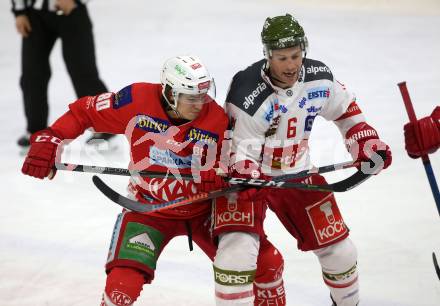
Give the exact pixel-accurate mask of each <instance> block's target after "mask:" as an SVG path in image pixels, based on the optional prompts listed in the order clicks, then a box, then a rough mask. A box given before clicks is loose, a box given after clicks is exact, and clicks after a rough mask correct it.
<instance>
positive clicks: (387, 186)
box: [0, 0, 440, 306]
mask: <svg viewBox="0 0 440 306" xmlns="http://www.w3.org/2000/svg"><path fill="white" fill-rule="evenodd" d="M9 5H10V3H9V1H1V2H0V29H1V30H0V41H1V48H0V67H1V69H0V73H1V74H0V79H1V88H2V90H1V95H0V105H1V112H0V122H1V126H2V130H3V132H2V133H0V143H1V146H0V158H1V159H0V165H1V171H0V179H1V184H0V189H1V195H2V200H1V203H0V207H1V208H0V301H1V302H0V305H3V306H27V305H32V306H36V305H45V306H49V305H56V306H67V305H98V304H99V300H100V295H101V293H102V289H103V287H104V282H105V274H104V269H103V265H104V263H105V258H106V253H107V248H108V245H109V241H110V235H111V231H112V228H113V223H114V220H115V216H116V214H117V213H118V211H119V208H118V207H117V206H116V205H114V204H112V203H110V202H109V201H107V200H106V199H105V198H104V197H103V196H102V195H101V194H100V193H99V192H98V191H97V190H96V189H95V187H94V186H93V185H92V182H91V175H89V174H80V173H68V172H67V173H66V172H65V173H61V172H59V173H58V175H57V177H56V178H55V180H54V181H48V180H45V181H37V180H34V179H31V178H29V177H25V176H23V175H22V174H21V173H20V167H21V163H22V157H21V156H19V154H18V151H19V150H18V148H17V146H16V145H15V141H16V139H17V138H18V136H19V135H20V134H21V133H23V131H24V128H25V124H24V115H23V107H22V102H21V92H20V89H19V85H18V79H19V70H20V60H19V53H20V38H19V36H18V35H17V34H16V31H15V29H14V19H13V17H12V14H10V12H9V10H10V7H9ZM89 10H90V14H91V16H92V18H93V23H94V32H95V37H96V46H97V56H98V65H99V68H100V72H101V75H102V78H103V79H104V81H105V82H106V84H107V85H108V87H109V88H110V89H111V90H114V91H116V90H119V89H120V88H122V87H123V86H125V85H127V84H130V83H132V82H136V81H149V82H158V81H159V71H160V67H161V65H162V63H163V61H164V60H165V59H166V58H169V57H171V56H174V55H177V54H182V53H192V54H196V55H198V56H200V57H201V58H202V59H203V60H204V62H205V63H206V64H207V65H208V67H209V69H210V71H211V73H212V74H213V75H214V77H215V79H216V83H217V97H218V101H221V102H222V101H223V100H224V98H225V94H226V90H227V87H228V85H229V82H230V79H231V77H232V76H233V74H234V73H235V72H236V71H237V70H238V69H241V68H244V67H246V66H247V65H249V64H251V63H253V62H254V61H256V60H259V59H260V58H261V57H262V47H261V45H260V41H259V35H260V31H261V27H262V24H263V22H264V19H265V18H266V17H267V16H269V15H278V14H284V13H285V12H291V13H293V14H294V15H296V16H297V17H298V19H299V20H300V22H301V23H302V24H303V26H304V28H305V30H306V33H307V35H308V38H309V42H310V52H309V56H310V57H312V58H316V59H320V60H322V61H324V62H325V63H327V64H328V65H329V66H330V67H331V68H332V70H333V72H334V74H335V75H336V76H337V78H338V79H339V80H340V81H342V82H344V83H345V84H346V85H347V87H348V88H350V89H351V90H353V91H354V92H356V94H357V96H358V101H359V104H360V106H361V108H362V109H363V110H364V112H365V113H366V115H367V118H368V121H369V122H370V124H371V125H373V126H375V127H376V128H377V130H378V131H379V133H380V136H381V137H382V138H383V139H384V141H386V142H387V143H388V144H389V145H390V146H391V148H392V150H393V165H392V166H391V168H390V169H389V170H386V171H385V172H383V173H381V174H380V175H378V176H377V177H374V178H372V179H370V180H369V181H367V182H366V183H364V184H363V185H361V186H360V187H358V188H356V189H354V190H352V191H350V192H347V193H344V194H339V195H338V196H337V199H338V203H339V207H340V209H341V210H342V212H343V215H344V217H345V220H346V223H347V224H348V225H349V227H350V229H351V237H352V239H353V241H354V242H355V243H356V245H357V247H358V252H359V268H360V281H361V300H362V305H363V306H434V305H440V283H439V280H438V279H437V276H436V275H435V273H434V269H433V265H432V261H431V252H432V251H436V252H437V254H438V255H439V256H440V238H439V237H440V235H439V234H440V220H439V216H438V213H437V211H436V208H435V205H434V201H433V198H432V195H431V192H430V189H429V186H428V182H427V179H426V176H425V174H424V171H423V167H422V164H421V161H420V160H411V159H410V158H408V157H407V155H406V153H405V151H404V143H403V133H402V126H403V124H404V123H405V122H406V121H407V116H406V113H405V110H404V107H403V103H402V100H401V97H400V93H399V91H398V88H397V86H396V84H397V83H398V82H400V81H407V83H408V87H409V90H410V94H411V97H412V99H413V102H414V107H415V109H416V112H417V114H418V115H419V116H425V115H427V114H430V113H431V111H432V109H433V108H434V106H435V105H438V104H439V101H438V88H439V83H440V56H439V55H440V30H439V29H440V5H439V2H438V1H428V0H420V1H416V2H414V1H406V0H405V1H385V0H381V1H347V0H344V1H323V0H318V1H316V0H315V1H281V0H278V1H249V0H245V1H244V0H243V1H237V0H223V1H215V2H213V1H196V0H188V1H177V0H174V1H160V2H154V3H152V2H149V1H148V2H147V1H116V0H106V1H102V0H101V1H97V0H95V1H91V2H90V4H89ZM60 51H61V50H60V43H59V42H58V43H57V44H56V47H55V49H54V51H53V54H52V57H51V62H52V73H53V77H52V80H51V83H50V93H49V96H50V106H51V113H50V118H51V121H53V120H54V119H55V118H57V117H58V116H60V115H61V114H62V113H63V112H64V111H65V110H66V106H67V104H68V103H70V102H71V101H73V100H74V99H75V96H74V93H73V90H72V86H71V84H70V80H69V79H68V76H67V73H66V70H65V66H64V63H63V62H62V58H61V55H60V53H61V52H60ZM117 141H118V142H119V149H118V150H117V151H112V152H105V150H104V149H102V151H101V152H98V151H96V150H94V149H85V148H83V147H82V143H83V142H84V137H83V138H82V139H79V140H78V141H77V142H75V143H74V144H72V145H71V147H70V148H69V149H68V150H67V152H66V153H65V155H64V157H63V158H64V159H65V160H68V161H71V162H77V163H96V164H101V165H111V166H117V167H118V166H120V167H123V166H125V165H126V161H127V154H126V146H124V142H123V139H122V138H121V139H118V140H117ZM311 146H312V150H313V151H312V152H313V160H314V161H315V163H316V164H317V165H325V164H329V163H333V162H340V161H344V160H346V159H347V158H348V156H347V154H346V153H345V151H344V148H343V146H342V145H341V142H340V136H339V135H338V132H337V131H336V128H335V127H334V126H333V125H332V124H331V123H327V122H325V121H323V120H319V121H317V122H316V124H315V128H314V132H313V135H312V139H311ZM439 157H440V153H439V152H437V154H436V155H432V157H431V160H432V164H433V168H434V171H436V172H437V174H438V176H440V172H439V171H438V170H439V169H440V158H439ZM105 179H106V181H107V182H110V184H111V185H112V186H113V187H115V188H116V189H118V190H119V191H121V192H122V191H123V190H124V185H125V183H126V178H116V177H108V176H107V177H105ZM265 228H266V231H267V234H268V236H269V238H270V239H271V240H272V241H273V242H274V243H275V244H276V245H277V246H278V248H279V249H280V250H281V252H282V253H283V254H284V258H285V261H286V269H285V273H284V281H285V286H286V290H287V299H288V305H298V306H322V305H329V299H328V291H327V288H326V287H325V286H324V284H323V282H322V280H321V275H320V269H319V265H318V261H317V259H316V258H315V256H314V255H313V254H311V253H303V252H300V251H298V250H297V249H296V242H295V241H294V240H293V238H291V237H290V236H289V235H288V234H287V232H286V231H285V230H284V228H283V227H282V226H281V224H280V222H278V221H277V220H276V218H275V217H274V216H273V214H271V213H269V216H268V218H267V219H266V222H265ZM211 270H212V269H211V263H210V261H209V260H208V259H207V258H205V256H204V255H203V253H202V252H201V251H200V249H198V248H197V247H196V248H195V250H194V251H193V252H192V253H189V251H188V247H187V245H186V238H184V237H181V238H177V239H175V240H173V241H172V242H171V243H170V245H169V246H168V247H167V248H166V250H165V251H164V253H163V254H162V256H161V258H160V261H159V263H158V269H157V273H156V279H155V281H154V283H153V284H152V285H150V286H145V287H144V290H143V292H142V297H141V298H140V299H139V303H138V305H214V299H213V276H212V272H211Z"/></svg>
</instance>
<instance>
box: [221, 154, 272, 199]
mask: <svg viewBox="0 0 440 306" xmlns="http://www.w3.org/2000/svg"><path fill="white" fill-rule="evenodd" d="M229 175H230V176H231V177H239V178H246V179H249V178H252V179H260V180H270V179H271V178H269V177H267V176H265V175H264V174H262V173H261V170H260V167H259V166H258V165H257V164H255V163H254V162H251V161H250V160H244V161H241V162H238V163H236V164H235V165H233V166H232V167H231V169H230V171H229ZM266 195H267V188H247V189H245V190H243V191H239V192H238V199H240V200H244V201H258V200H262V199H263V198H264V197H265V196H266Z"/></svg>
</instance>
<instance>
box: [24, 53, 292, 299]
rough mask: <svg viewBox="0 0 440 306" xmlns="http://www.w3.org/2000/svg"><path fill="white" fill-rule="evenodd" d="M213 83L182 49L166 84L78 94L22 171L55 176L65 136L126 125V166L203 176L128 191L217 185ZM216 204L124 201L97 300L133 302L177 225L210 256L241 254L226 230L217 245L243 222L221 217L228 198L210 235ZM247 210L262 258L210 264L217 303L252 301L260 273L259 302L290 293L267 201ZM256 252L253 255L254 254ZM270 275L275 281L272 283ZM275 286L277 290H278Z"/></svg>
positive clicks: (218, 138)
mask: <svg viewBox="0 0 440 306" xmlns="http://www.w3.org/2000/svg"><path fill="white" fill-rule="evenodd" d="M212 86H213V80H212V78H211V77H210V75H209V73H208V71H207V69H206V67H205V66H204V65H203V63H202V62H201V61H200V60H199V59H198V58H196V57H193V56H179V57H175V58H171V59H169V60H168V61H166V63H165V64H164V67H163V70H162V75H161V84H151V83H134V84H132V85H129V86H127V87H125V88H123V89H122V90H120V91H119V92H117V93H103V94H100V95H97V96H93V97H91V96H88V97H83V98H80V99H79V100H77V101H75V102H74V103H72V104H70V105H69V111H67V112H66V113H65V114H64V115H63V116H62V117H60V118H59V119H58V120H56V122H55V123H54V124H52V125H51V126H50V127H49V128H47V129H45V130H42V131H39V132H37V133H35V134H33V135H32V137H31V147H30V150H29V153H28V155H27V157H26V159H25V161H24V164H23V167H22V172H23V173H24V174H27V175H30V176H34V177H37V178H40V179H43V178H45V177H50V178H53V176H54V175H55V174H56V170H54V169H53V167H54V163H55V159H56V156H57V150H58V149H59V144H60V143H61V142H62V141H63V140H67V139H75V138H76V137H78V136H79V135H81V134H82V133H83V132H84V131H85V129H87V128H93V129H94V130H95V131H96V132H102V133H111V134H125V136H126V137H127V140H128V141H129V143H130V154H131V160H130V165H129V168H130V169H133V170H144V169H147V168H148V170H151V171H160V172H170V173H171V174H176V175H177V174H193V175H199V177H201V180H200V181H198V182H197V181H185V180H178V179H155V178H140V177H137V176H134V177H131V179H130V183H129V188H128V189H129V194H130V196H131V198H133V199H136V200H138V201H140V202H143V203H145V205H148V204H153V203H154V204H155V203H160V202H163V201H169V200H173V199H176V198H178V197H180V196H187V195H191V194H196V193H198V192H200V191H210V190H217V189H221V188H222V187H224V186H225V183H224V181H223V179H222V178H221V177H219V176H217V175H216V172H215V170H214V166H216V167H217V166H218V165H217V163H218V160H219V157H218V155H219V152H220V144H221V143H222V141H223V138H224V132H225V130H226V128H227V125H228V119H227V116H226V114H225V113H224V110H223V109H222V108H221V107H220V106H219V105H217V103H216V102H215V101H214V100H213V99H212V98H211V97H210V96H209V95H208V91H209V89H210V88H211V87H212ZM212 152H214V154H211V153H212ZM219 201H220V202H221V200H219ZM223 203H225V200H223ZM210 204H211V203H210V202H204V203H198V204H191V205H185V206H181V207H177V208H173V209H169V210H165V211H161V212H156V213H150V214H148V215H145V214H139V213H134V212H131V211H127V210H124V211H123V212H122V213H121V214H119V215H118V217H117V221H116V225H115V228H114V231H113V235H112V240H111V245H110V249H109V253H108V258H107V263H106V272H107V281H106V286H105V290H104V294H103V299H102V303H101V305H105V306H115V305H116V306H122V305H124V306H129V305H133V303H134V302H135V301H136V299H137V298H138V296H139V295H140V292H141V290H142V286H143V285H144V284H145V283H151V281H152V280H153V279H154V273H155V268H156V262H157V260H158V257H159V256H160V254H161V252H162V250H163V249H164V247H165V246H166V245H167V243H168V242H169V241H170V240H171V239H172V238H174V237H175V236H178V235H187V236H188V238H189V242H190V248H191V247H192V241H194V242H196V243H197V244H198V245H199V247H200V248H201V249H202V250H203V251H204V252H205V253H206V254H207V255H208V256H209V257H210V258H211V259H212V260H214V256H215V255H216V252H217V254H221V256H220V257H221V259H222V260H228V261H232V262H240V261H241V259H240V254H238V253H237V249H236V247H237V246H238V247H239V248H248V247H249V246H248V245H246V244H245V243H241V242H240V241H239V240H234V241H230V240H227V239H220V243H219V246H218V248H217V247H216V245H215V244H214V239H213V238H215V237H216V236H221V235H222V234H223V233H224V232H227V231H233V230H234V231H235V230H236V228H237V225H239V224H236V223H234V222H232V221H231V219H228V218H226V217H225V214H227V213H228V212H229V211H228V208H230V207H231V206H232V205H227V208H225V207H224V206H222V205H215V206H213V209H214V211H213V214H214V215H215V216H216V217H220V219H218V218H217V219H216V220H215V222H216V225H217V226H218V227H220V228H221V230H219V229H218V228H215V229H214V230H213V235H211V228H210V227H211V221H210V217H211V205H210ZM222 216H223V218H221V217H222ZM233 219H234V220H235V221H237V220H236V219H239V218H233ZM245 219H246V221H247V222H248V223H246V224H245V226H244V227H245V229H244V230H245V231H251V232H252V233H255V235H260V236H261V239H260V240H261V247H260V253H259V257H258V263H259V268H258V269H257V268H256V266H255V265H254V266H252V267H250V269H248V270H249V271H248V270H246V271H239V272H237V273H235V274H234V273H232V272H233V271H229V270H220V269H217V268H214V274H215V279H216V283H220V282H221V284H219V286H222V287H221V288H220V289H219V290H217V287H216V296H217V298H216V301H217V304H218V305H232V304H238V303H240V305H253V301H254V293H253V290H252V283H253V281H254V280H255V281H256V282H258V283H262V284H263V286H265V287H264V290H263V291H261V290H260V291H259V294H260V298H259V300H258V301H262V303H260V302H259V303H260V304H259V305H273V304H270V303H272V302H273V301H274V300H275V298H276V299H278V300H280V301H284V296H285V295H284V289H283V287H282V279H281V273H282V268H283V260H282V257H281V255H280V254H279V252H278V251H277V250H276V249H275V248H274V247H273V246H272V245H271V243H270V242H268V241H267V240H266V239H265V236H264V233H263V230H262V220H263V219H264V210H260V211H257V210H253V211H251V212H249V214H248V215H246V216H245ZM239 221H240V220H238V221H237V222H238V223H239ZM237 243H238V244H237ZM228 250H231V251H228ZM257 254H258V252H257V253H255V254H252V255H253V256H255V258H257ZM235 276H236V277H235ZM234 277H235V278H234ZM274 285H276V288H274V289H272V288H273V287H274ZM249 287H250V290H248V289H249ZM231 288H232V289H231ZM271 290H277V295H274V294H272V293H271ZM278 305H283V304H281V302H280V304H278Z"/></svg>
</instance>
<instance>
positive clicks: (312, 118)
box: [304, 114, 317, 132]
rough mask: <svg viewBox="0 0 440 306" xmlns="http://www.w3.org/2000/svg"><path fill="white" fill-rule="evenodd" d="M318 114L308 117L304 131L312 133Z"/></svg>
mask: <svg viewBox="0 0 440 306" xmlns="http://www.w3.org/2000/svg"><path fill="white" fill-rule="evenodd" d="M316 116H317V115H316V114H315V115H308V116H307V117H306V119H305V121H304V131H306V132H310V131H311V130H312V127H313V122H315V118H316Z"/></svg>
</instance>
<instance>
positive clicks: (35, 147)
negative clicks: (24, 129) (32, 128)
mask: <svg viewBox="0 0 440 306" xmlns="http://www.w3.org/2000/svg"><path fill="white" fill-rule="evenodd" d="M60 143H61V139H60V138H58V137H57V136H56V135H55V134H54V133H53V132H52V130H51V129H50V128H48V129H45V130H41V131H38V132H36V133H34V134H33V135H32V136H31V147H30V149H29V152H28V154H27V156H26V159H25V160H24V163H23V167H22V168H21V172H23V173H24V174H27V175H30V176H33V177H36V178H39V179H43V178H45V177H48V176H49V174H51V177H50V179H52V178H53V177H54V176H55V173H56V170H53V167H54V165H55V157H56V153H57V148H58V145H59V144H60ZM51 171H52V173H51Z"/></svg>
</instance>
